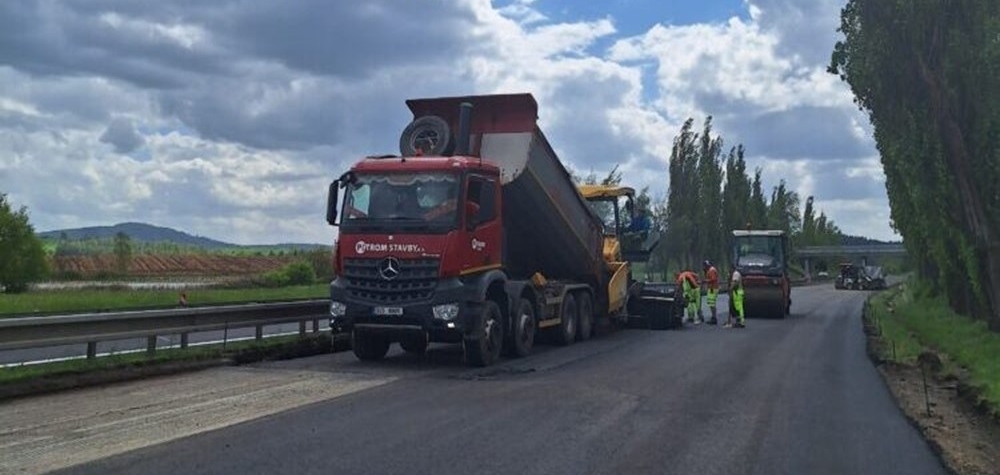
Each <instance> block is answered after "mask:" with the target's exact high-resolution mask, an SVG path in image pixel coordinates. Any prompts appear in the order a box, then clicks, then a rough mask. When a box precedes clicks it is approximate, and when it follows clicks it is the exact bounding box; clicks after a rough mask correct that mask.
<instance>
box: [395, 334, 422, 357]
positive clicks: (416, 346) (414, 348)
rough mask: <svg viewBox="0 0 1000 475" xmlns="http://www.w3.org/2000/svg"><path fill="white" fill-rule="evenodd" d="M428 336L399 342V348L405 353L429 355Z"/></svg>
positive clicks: (408, 338) (403, 339) (413, 337)
mask: <svg viewBox="0 0 1000 475" xmlns="http://www.w3.org/2000/svg"><path fill="white" fill-rule="evenodd" d="M427 345H428V343H427V335H420V336H412V337H407V338H402V339H400V340H399V346H400V347H401V348H403V351H405V352H407V353H412V354H414V355H422V354H424V353H427Z"/></svg>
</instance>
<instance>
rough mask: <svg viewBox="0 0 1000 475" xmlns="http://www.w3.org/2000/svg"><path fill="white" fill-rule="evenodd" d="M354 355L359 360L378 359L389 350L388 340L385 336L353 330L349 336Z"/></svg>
mask: <svg viewBox="0 0 1000 475" xmlns="http://www.w3.org/2000/svg"><path fill="white" fill-rule="evenodd" d="M351 347H352V348H353V349H354V356H357V357H358V359H359V360H361V361H374V360H380V359H382V358H384V357H385V354H386V353H388V352H389V342H388V341H387V340H386V339H385V338H381V337H378V336H375V335H367V334H364V333H358V332H357V331H355V332H354V333H352V336H351Z"/></svg>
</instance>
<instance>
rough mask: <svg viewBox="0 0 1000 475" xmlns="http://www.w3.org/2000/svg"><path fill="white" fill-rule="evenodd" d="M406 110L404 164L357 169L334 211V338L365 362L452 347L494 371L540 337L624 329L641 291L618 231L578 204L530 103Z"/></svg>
mask: <svg viewBox="0 0 1000 475" xmlns="http://www.w3.org/2000/svg"><path fill="white" fill-rule="evenodd" d="M406 104H407V106H409V108H410V111H411V112H412V113H413V121H412V122H411V123H410V124H409V125H408V126H407V127H406V128H405V129H404V131H403V133H402V135H401V137H400V153H401V154H400V156H377V157H368V158H365V159H363V160H361V161H359V162H357V163H355V164H354V165H353V166H351V168H350V169H349V170H348V171H347V172H346V173H344V174H343V175H341V176H340V178H338V179H337V180H335V181H333V183H331V184H330V188H329V194H328V198H327V222H328V223H329V224H331V225H333V226H339V235H338V237H337V241H336V244H335V246H334V266H335V272H336V278H335V280H334V281H333V282H331V284H330V299H331V305H330V316H331V320H330V326H331V329H332V330H333V332H334V333H338V332H344V333H349V334H350V335H351V342H352V347H353V350H354V353H355V355H356V356H357V357H358V358H359V359H361V360H377V359H381V358H383V357H384V356H385V355H386V353H387V351H388V350H389V347H390V345H391V344H392V343H394V342H398V343H399V344H400V346H401V347H402V348H403V349H404V350H405V351H408V352H411V353H423V352H425V351H426V349H427V346H428V344H429V343H430V342H451V343H461V344H462V345H463V348H464V354H465V358H466V360H467V362H468V363H469V364H471V365H474V366H487V365H490V364H492V363H494V362H495V361H496V360H497V359H498V358H499V357H500V355H501V352H502V351H503V350H506V353H507V354H508V355H511V356H515V357H517V356H524V355H527V354H529V353H530V352H531V351H532V348H533V346H534V343H535V337H536V335H537V334H538V333H539V332H546V333H548V334H549V335H550V336H551V339H552V340H554V341H555V342H556V343H557V344H560V345H569V344H572V343H574V342H575V341H578V340H585V339H588V338H590V336H591V335H592V334H593V330H594V328H595V326H596V324H597V323H600V322H602V321H608V322H621V321H627V318H628V308H629V300H630V299H631V298H633V297H634V298H637V299H638V298H641V296H638V295H639V294H641V286H639V285H637V284H636V283H635V282H634V281H633V280H632V278H631V271H630V266H629V261H628V260H627V259H626V258H625V256H627V255H628V253H626V252H623V251H622V250H621V243H620V242H619V241H618V236H619V232H620V229H615V230H614V232H611V231H609V230H607V229H606V227H605V223H604V222H602V219H601V218H599V217H598V216H597V214H596V213H595V212H594V211H593V210H592V209H591V207H590V204H589V203H588V202H587V201H586V200H585V199H584V197H583V196H582V195H581V193H580V191H579V190H578V189H577V187H576V185H575V184H574V182H573V180H572V178H571V176H570V174H569V173H568V172H567V170H566V168H565V167H564V166H563V164H562V163H561V162H560V161H559V159H558V158H557V157H556V154H555V152H554V151H553V150H552V147H551V146H550V145H549V142H548V140H547V139H546V138H545V135H544V134H543V133H542V131H541V129H539V127H538V125H537V113H538V106H537V104H536V102H535V99H534V98H533V97H532V96H531V95H530V94H504V95H486V96H467V97H446V98H431V99H411V100H408V101H406ZM341 191H343V196H341V195H340V193H341ZM338 210H339V211H338ZM622 218H623V216H622V215H620V214H619V213H617V212H616V214H615V219H616V220H617V221H618V222H621V220H622ZM637 288H640V290H636V289H637Z"/></svg>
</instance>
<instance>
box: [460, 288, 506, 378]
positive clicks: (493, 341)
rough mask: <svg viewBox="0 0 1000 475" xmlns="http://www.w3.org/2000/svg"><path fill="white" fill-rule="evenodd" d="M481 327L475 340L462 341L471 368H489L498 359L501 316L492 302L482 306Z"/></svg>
mask: <svg viewBox="0 0 1000 475" xmlns="http://www.w3.org/2000/svg"><path fill="white" fill-rule="evenodd" d="M479 321H480V322H481V325H482V327H481V328H479V331H478V332H477V333H478V335H477V336H476V338H475V339H468V338H466V339H465V340H463V341H462V343H463V345H465V356H466V358H468V360H469V364H471V365H472V366H489V365H491V364H493V363H494V362H495V361H496V360H498V359H499V358H500V350H501V349H502V348H503V315H501V314H500V306H499V305H497V304H496V302H494V301H492V300H487V301H486V303H485V304H484V305H483V314H482V318H480V319H479Z"/></svg>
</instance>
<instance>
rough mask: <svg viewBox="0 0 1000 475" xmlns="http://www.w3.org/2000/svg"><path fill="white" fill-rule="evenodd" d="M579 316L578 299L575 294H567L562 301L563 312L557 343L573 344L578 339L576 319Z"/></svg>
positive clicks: (557, 333)
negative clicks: (574, 296)
mask: <svg viewBox="0 0 1000 475" xmlns="http://www.w3.org/2000/svg"><path fill="white" fill-rule="evenodd" d="M578 316H579V311H578V310H577V307H576V299H574V298H573V294H566V297H565V298H564V299H563V303H562V314H561V315H560V319H561V320H562V321H561V322H559V326H558V327H556V335H555V337H556V344H557V345H559V346H567V345H571V344H573V342H574V341H576V323H577V322H576V319H577V317H578Z"/></svg>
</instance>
